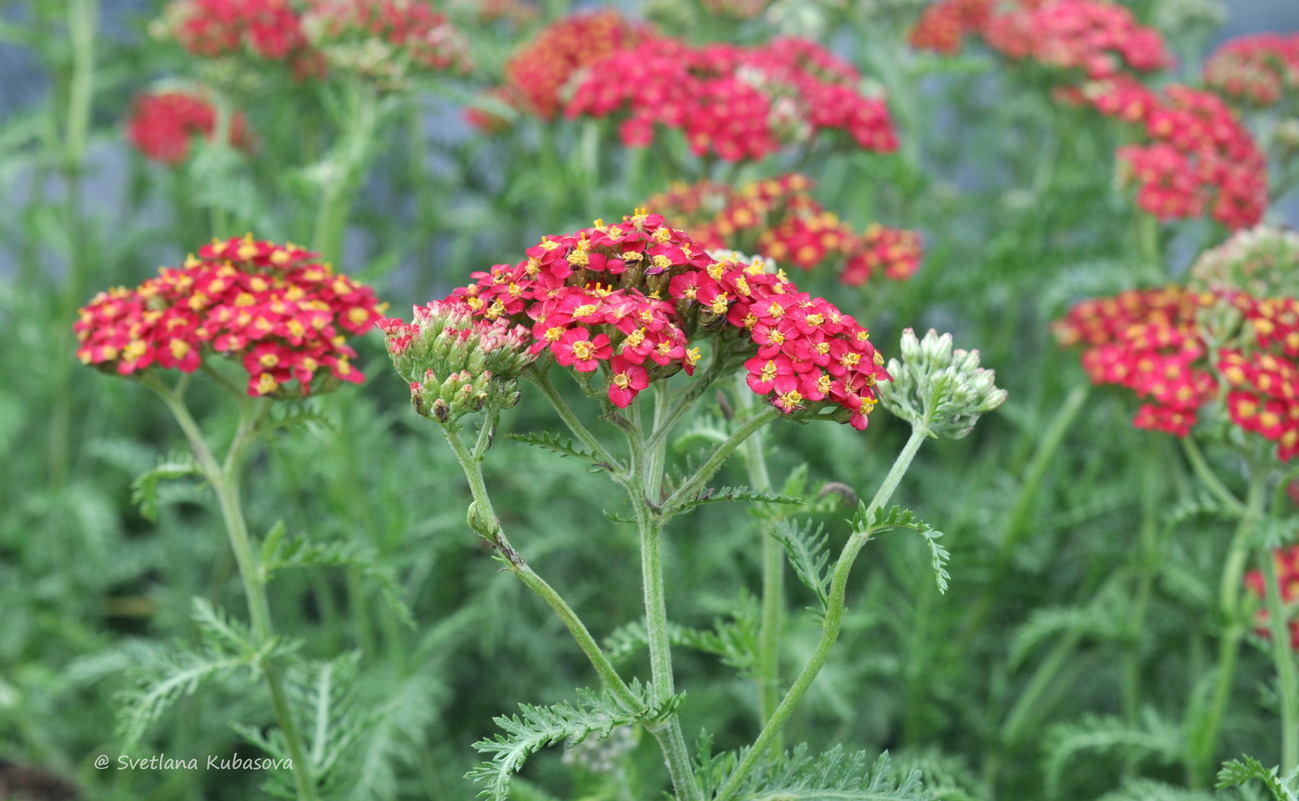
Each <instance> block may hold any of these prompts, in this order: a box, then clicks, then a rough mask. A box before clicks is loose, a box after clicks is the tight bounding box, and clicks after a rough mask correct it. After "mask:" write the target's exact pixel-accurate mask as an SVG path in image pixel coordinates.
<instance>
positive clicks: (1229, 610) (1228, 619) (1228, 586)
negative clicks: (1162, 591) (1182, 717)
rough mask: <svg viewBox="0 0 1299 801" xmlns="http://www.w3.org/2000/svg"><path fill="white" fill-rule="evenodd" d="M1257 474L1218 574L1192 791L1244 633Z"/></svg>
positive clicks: (1258, 499) (1206, 760) (1190, 768)
mask: <svg viewBox="0 0 1299 801" xmlns="http://www.w3.org/2000/svg"><path fill="white" fill-rule="evenodd" d="M1261 473H1262V471H1257V470H1251V471H1250V482H1249V491H1248V495H1247V496H1246V499H1245V504H1244V511H1243V512H1242V514H1241V516H1240V522H1239V523H1238V524H1237V526H1236V533H1235V534H1234V535H1233V536H1232V539H1231V546H1230V550H1228V552H1227V560H1226V564H1225V566H1224V567H1223V570H1222V582H1221V584H1220V585H1219V588H1218V612H1219V614H1220V615H1221V616H1222V620H1223V625H1224V626H1225V627H1226V628H1225V629H1224V631H1223V632H1222V639H1221V640H1220V641H1219V644H1218V676H1217V682H1216V683H1215V684H1214V689H1213V695H1212V696H1211V697H1210V700H1209V706H1208V708H1207V709H1205V710H1204V712H1203V718H1202V719H1200V720H1198V721H1193V722H1192V726H1191V729H1190V736H1189V738H1188V743H1187V755H1186V772H1187V783H1188V784H1189V785H1190V786H1191V788H1192V789H1198V788H1200V787H1202V786H1204V781H1205V780H1206V779H1208V778H1211V776H1210V773H1211V771H1212V766H1213V762H1212V760H1213V751H1214V749H1215V748H1216V747H1217V744H1218V732H1219V730H1220V729H1221V728H1222V717H1223V715H1224V714H1225V713H1226V711H1227V700H1228V698H1229V696H1230V695H1231V685H1232V680H1233V679H1234V678H1235V675H1236V657H1237V656H1238V654H1239V652H1240V641H1241V638H1242V636H1243V635H1244V633H1245V627H1244V625H1243V624H1242V622H1241V620H1240V593H1241V582H1242V578H1243V576H1244V573H1245V563H1246V561H1247V560H1248V559H1249V553H1250V548H1249V540H1250V537H1251V536H1253V534H1254V530H1253V529H1254V525H1255V524H1256V523H1257V522H1258V520H1259V517H1260V516H1261V514H1262V508H1263V496H1264V489H1265V483H1266V482H1265V478H1266V476H1265V475H1262V474H1261Z"/></svg>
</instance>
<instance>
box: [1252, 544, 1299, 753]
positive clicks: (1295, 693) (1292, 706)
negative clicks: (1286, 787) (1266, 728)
mask: <svg viewBox="0 0 1299 801" xmlns="http://www.w3.org/2000/svg"><path fill="white" fill-rule="evenodd" d="M1256 558H1257V559H1258V563H1259V568H1260V569H1262V571H1263V583H1264V586H1265V588H1266V591H1265V593H1264V603H1265V604H1266V607H1267V618H1268V620H1267V622H1268V633H1269V634H1271V639H1272V661H1273V663H1274V664H1275V665H1276V674H1277V682H1278V685H1279V687H1280V693H1281V775H1282V776H1289V775H1290V771H1292V770H1294V768H1295V766H1296V765H1299V681H1297V680H1296V678H1297V677H1296V676H1295V663H1294V650H1293V649H1292V648H1291V646H1290V626H1289V624H1288V621H1287V620H1286V608H1285V602H1284V601H1283V600H1282V598H1281V583H1280V581H1279V580H1278V578H1277V569H1276V559H1275V557H1274V556H1273V555H1272V553H1271V552H1270V551H1269V550H1268V549H1267V548H1260V549H1259V550H1258V553H1257V556H1256Z"/></svg>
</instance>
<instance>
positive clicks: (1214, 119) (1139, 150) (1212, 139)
mask: <svg viewBox="0 0 1299 801" xmlns="http://www.w3.org/2000/svg"><path fill="white" fill-rule="evenodd" d="M1077 97H1081V98H1082V99H1083V100H1085V101H1086V102H1088V103H1090V104H1091V105H1092V106H1093V107H1094V108H1096V109H1097V110H1098V111H1100V112H1101V113H1102V114H1105V115H1107V116H1115V117H1119V118H1120V119H1122V120H1124V121H1126V122H1129V123H1133V124H1135V125H1140V126H1142V128H1143V129H1144V130H1143V131H1142V133H1143V134H1144V135H1145V137H1146V140H1147V141H1146V143H1144V144H1132V145H1126V146H1124V147H1121V148H1119V151H1118V158H1119V163H1120V166H1121V168H1122V170H1123V173H1122V174H1123V176H1124V177H1125V178H1127V179H1129V180H1132V181H1134V182H1135V183H1136V184H1137V185H1138V190H1137V204H1138V205H1139V206H1140V207H1141V208H1142V209H1143V210H1145V211H1146V212H1148V213H1150V214H1153V215H1155V216H1156V217H1158V218H1159V219H1161V220H1168V219H1172V218H1178V217H1196V216H1199V215H1200V214H1203V213H1204V210H1205V209H1206V207H1207V208H1208V209H1209V211H1210V213H1211V215H1212V216H1213V219H1215V220H1217V221H1218V222H1220V223H1222V224H1223V225H1225V226H1227V227H1228V228H1231V229H1233V230H1236V229H1242V228H1249V227H1251V226H1253V225H1256V224H1257V223H1258V222H1259V221H1260V220H1261V219H1262V218H1263V213H1264V212H1265V211H1266V210H1267V204H1268V186H1267V157H1266V156H1265V155H1264V154H1263V151H1262V150H1261V149H1259V147H1258V144H1257V143H1256V142H1255V141H1254V137H1253V136H1252V135H1251V134H1250V133H1249V131H1248V130H1247V129H1246V128H1245V126H1244V125H1242V124H1241V122H1240V120H1239V119H1238V118H1237V116H1236V114H1235V112H1233V111H1232V110H1231V109H1230V108H1229V107H1228V106H1227V104H1226V103H1224V102H1223V101H1222V100H1221V99H1219V98H1218V97H1217V96H1216V95H1213V94H1210V93H1208V92H1202V91H1199V90H1196V89H1191V88H1189V87H1186V86H1182V85H1179V84H1172V85H1169V86H1168V87H1166V88H1165V89H1164V91H1163V93H1162V94H1161V93H1156V92H1154V91H1152V90H1150V89H1147V88H1146V87H1144V86H1142V85H1141V84H1139V83H1137V82H1135V81H1132V80H1129V79H1119V80H1112V81H1102V82H1097V83H1095V84H1091V85H1088V86H1085V87H1083V89H1082V90H1081V92H1080V93H1079V94H1078V95H1077Z"/></svg>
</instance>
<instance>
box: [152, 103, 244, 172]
mask: <svg viewBox="0 0 1299 801" xmlns="http://www.w3.org/2000/svg"><path fill="white" fill-rule="evenodd" d="M215 128H216V109H214V108H213V107H212V105H211V104H210V103H208V102H207V100H206V99H205V98H204V97H203V96H202V95H201V94H196V93H190V92H181V91H164V92H149V93H147V94H142V95H139V96H138V97H136V98H135V102H134V103H133V104H132V109H131V118H130V119H129V120H128V121H127V123H126V136H127V139H129V140H130V142H131V144H133V145H135V147H136V148H137V149H139V151H140V152H141V153H143V154H144V155H145V157H146V158H149V159H152V160H153V161H158V162H161V163H163V164H169V165H170V164H179V163H181V162H182V161H184V160H185V159H187V158H189V148H190V141H191V139H192V138H193V137H194V136H195V135H197V136H202V137H203V138H204V139H207V140H209V141H211V139H212V137H213V136H214V135H215ZM228 144H229V145H230V146H231V147H236V148H243V149H247V148H249V147H250V146H251V144H252V137H251V135H250V134H249V132H248V123H247V120H245V118H244V115H243V114H242V113H240V112H235V114H233V115H232V116H231V119H230V134H229V141H228Z"/></svg>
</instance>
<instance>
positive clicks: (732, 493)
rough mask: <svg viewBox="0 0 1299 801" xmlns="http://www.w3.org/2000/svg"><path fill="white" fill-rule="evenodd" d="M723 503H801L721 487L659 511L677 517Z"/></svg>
mask: <svg viewBox="0 0 1299 801" xmlns="http://www.w3.org/2000/svg"><path fill="white" fill-rule="evenodd" d="M724 501H752V502H756V503H784V504H798V505H801V504H802V503H803V499H802V498H796V497H794V496H792V495H776V494H773V493H770V492H758V491H756V490H752V489H749V488H748V487H723V488H721V489H714V488H712V487H708V488H706V489H702V490H700V491H699V492H698V494H696V495H695V496H694V497H691V498H682V499H680V500H678V501H676V502H674V503H673V504H672V505H671V506H667V507H664V508H663V509H662V510H661V511H662V514H663V515H665V516H666V515H679V514H683V513H685V512H688V511H690V510H691V509H695V508H697V507H700V506H703V505H705V504H709V503H722V502H724Z"/></svg>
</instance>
